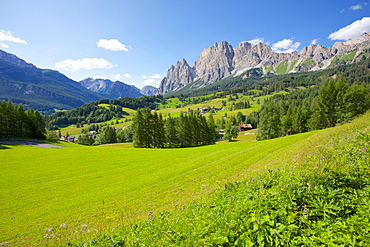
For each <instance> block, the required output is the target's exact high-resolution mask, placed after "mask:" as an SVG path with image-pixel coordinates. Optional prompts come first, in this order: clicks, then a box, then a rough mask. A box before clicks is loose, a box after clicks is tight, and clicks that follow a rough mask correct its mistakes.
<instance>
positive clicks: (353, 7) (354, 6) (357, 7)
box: [349, 4, 362, 10]
mask: <svg viewBox="0 0 370 247" xmlns="http://www.w3.org/2000/svg"><path fill="white" fill-rule="evenodd" d="M349 9H351V10H359V9H362V4H357V5H353V6H351V7H349Z"/></svg>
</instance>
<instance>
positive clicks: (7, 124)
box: [0, 101, 46, 139]
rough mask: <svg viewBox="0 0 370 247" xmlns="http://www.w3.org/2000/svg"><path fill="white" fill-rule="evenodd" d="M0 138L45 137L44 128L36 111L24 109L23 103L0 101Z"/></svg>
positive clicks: (41, 118) (43, 123) (41, 119)
mask: <svg viewBox="0 0 370 247" xmlns="http://www.w3.org/2000/svg"><path fill="white" fill-rule="evenodd" d="M0 138H30V139H45V138H46V128H45V122H44V119H43V117H42V116H41V114H40V113H39V112H38V111H35V110H32V109H29V110H27V111H25V109H24V108H23V105H22V104H20V105H13V103H12V102H11V101H8V102H5V101H2V102H0Z"/></svg>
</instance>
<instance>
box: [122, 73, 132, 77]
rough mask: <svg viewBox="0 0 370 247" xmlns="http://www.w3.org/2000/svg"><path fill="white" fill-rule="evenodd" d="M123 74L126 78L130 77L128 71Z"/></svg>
mask: <svg viewBox="0 0 370 247" xmlns="http://www.w3.org/2000/svg"><path fill="white" fill-rule="evenodd" d="M123 76H124V77H127V78H131V75H130V74H129V73H124V74H123Z"/></svg>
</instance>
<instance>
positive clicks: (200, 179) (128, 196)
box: [0, 114, 370, 246]
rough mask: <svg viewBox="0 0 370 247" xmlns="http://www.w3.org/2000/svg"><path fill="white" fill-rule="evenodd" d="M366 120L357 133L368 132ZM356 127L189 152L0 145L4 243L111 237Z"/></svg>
mask: <svg viewBox="0 0 370 247" xmlns="http://www.w3.org/2000/svg"><path fill="white" fill-rule="evenodd" d="M369 118H370V115H369V114H367V115H365V117H362V118H361V119H360V120H356V121H355V122H356V123H358V122H361V125H359V124H357V125H356V126H357V127H356V128H362V129H364V128H368V127H367V126H368V124H367V123H368V121H369ZM353 126H355V125H354V124H347V125H344V127H346V129H345V128H344V127H337V128H332V129H327V130H322V131H315V132H308V133H303V134H298V135H292V136H287V137H282V138H277V139H272V140H268V141H258V142H257V141H254V140H255V137H254V134H247V135H244V133H241V134H240V135H239V138H238V139H237V141H234V142H219V143H217V144H216V145H210V146H203V147H196V148H184V149H135V148H133V147H132V146H131V145H129V144H115V145H105V146H95V147H88V146H79V145H75V144H70V143H62V142H57V144H60V145H65V146H68V148H61V149H56V148H51V149H48V148H40V147H32V146H23V145H15V144H0V166H1V171H2V172H1V174H0V180H1V188H0V197H1V204H0V222H1V223H0V232H1V236H0V243H1V244H6V243H9V244H11V245H14V246H39V245H45V246H60V245H67V244H68V243H70V244H78V243H83V242H86V241H88V240H89V239H94V238H96V237H97V236H102V235H109V234H113V233H114V231H116V229H118V228H120V227H122V226H126V225H130V224H131V225H132V224H134V223H135V222H137V221H142V220H145V219H147V218H148V215H150V214H153V213H154V214H157V213H160V212H163V211H170V212H171V211H172V210H176V209H178V208H181V207H184V206H185V205H187V204H189V203H191V202H193V201H207V200H208V199H207V198H208V197H209V195H210V194H211V193H213V191H215V190H217V189H222V188H224V187H225V184H227V183H231V182H235V181H240V180H243V179H246V178H250V177H254V176H259V175H260V174H263V173H265V172H266V171H267V170H270V169H277V168H284V167H286V166H287V165H292V164H295V165H296V164H297V163H299V162H300V159H301V156H302V153H303V154H305V153H309V152H311V151H312V150H313V149H315V148H317V147H318V146H325V144H326V143H327V142H328V141H329V140H330V139H331V135H333V134H335V135H336V134H340V133H342V132H343V131H344V132H346V131H348V129H350V128H352V127H353ZM358 126H360V127H358Z"/></svg>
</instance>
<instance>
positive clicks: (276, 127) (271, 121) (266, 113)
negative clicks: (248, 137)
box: [257, 101, 282, 140]
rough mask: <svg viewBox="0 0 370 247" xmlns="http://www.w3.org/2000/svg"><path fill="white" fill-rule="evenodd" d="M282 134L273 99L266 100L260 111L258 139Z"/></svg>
mask: <svg viewBox="0 0 370 247" xmlns="http://www.w3.org/2000/svg"><path fill="white" fill-rule="evenodd" d="M281 135H282V131H281V122H280V116H279V111H278V108H277V107H276V105H275V103H274V102H273V101H268V102H266V103H265V104H264V105H263V107H262V109H261V113H260V120H259V123H258V135H257V139H258V140H267V139H271V138H276V137H279V136H281Z"/></svg>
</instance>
